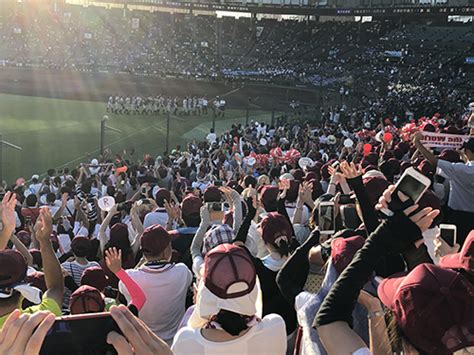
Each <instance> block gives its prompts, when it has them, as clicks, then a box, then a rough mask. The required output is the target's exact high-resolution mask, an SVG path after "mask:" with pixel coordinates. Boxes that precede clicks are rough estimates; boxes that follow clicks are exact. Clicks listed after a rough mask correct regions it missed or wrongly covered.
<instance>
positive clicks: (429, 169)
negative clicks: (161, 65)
mask: <svg viewBox="0 0 474 355" xmlns="http://www.w3.org/2000/svg"><path fill="white" fill-rule="evenodd" d="M418 170H419V171H420V172H421V173H422V174H423V175H425V176H427V177H433V175H434V174H435V173H436V167H435V166H433V165H432V164H431V163H430V162H429V161H428V160H426V159H425V160H423V161H422V162H421V163H420V164H418Z"/></svg>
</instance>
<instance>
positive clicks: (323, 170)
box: [319, 162, 331, 180]
mask: <svg viewBox="0 0 474 355" xmlns="http://www.w3.org/2000/svg"><path fill="white" fill-rule="evenodd" d="M330 166H331V164H330V163H329V162H327V163H326V164H324V165H323V166H321V169H320V170H319V172H320V174H321V178H322V179H323V180H329V179H330V178H331V174H329V167H330Z"/></svg>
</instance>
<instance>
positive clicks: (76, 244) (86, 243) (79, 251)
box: [71, 236, 91, 257]
mask: <svg viewBox="0 0 474 355" xmlns="http://www.w3.org/2000/svg"><path fill="white" fill-rule="evenodd" d="M71 250H72V252H73V253H74V255H76V256H79V257H83V256H87V254H89V252H90V250H91V241H90V239H89V238H87V237H81V236H77V237H74V239H73V240H72V242H71Z"/></svg>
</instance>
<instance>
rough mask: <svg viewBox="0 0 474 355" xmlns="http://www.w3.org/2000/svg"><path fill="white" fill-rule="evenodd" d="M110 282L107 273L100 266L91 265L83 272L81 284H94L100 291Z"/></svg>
mask: <svg viewBox="0 0 474 355" xmlns="http://www.w3.org/2000/svg"><path fill="white" fill-rule="evenodd" d="M108 284H109V280H108V278H107V275H106V274H105V271H104V269H102V268H101V267H100V266H92V267H89V268H87V269H85V270H84V272H83V273H82V277H81V285H88V286H92V287H95V288H96V289H98V290H99V291H103V290H104V289H105V287H106V286H107V285H108Z"/></svg>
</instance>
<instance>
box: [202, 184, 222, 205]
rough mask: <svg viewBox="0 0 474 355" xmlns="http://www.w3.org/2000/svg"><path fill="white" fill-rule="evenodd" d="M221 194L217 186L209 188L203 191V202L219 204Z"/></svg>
mask: <svg viewBox="0 0 474 355" xmlns="http://www.w3.org/2000/svg"><path fill="white" fill-rule="evenodd" d="M221 201H222V193H221V191H220V190H219V188H218V187H217V186H214V185H212V186H209V187H208V188H207V189H206V191H204V202H221Z"/></svg>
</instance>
